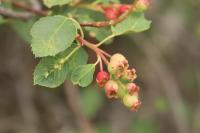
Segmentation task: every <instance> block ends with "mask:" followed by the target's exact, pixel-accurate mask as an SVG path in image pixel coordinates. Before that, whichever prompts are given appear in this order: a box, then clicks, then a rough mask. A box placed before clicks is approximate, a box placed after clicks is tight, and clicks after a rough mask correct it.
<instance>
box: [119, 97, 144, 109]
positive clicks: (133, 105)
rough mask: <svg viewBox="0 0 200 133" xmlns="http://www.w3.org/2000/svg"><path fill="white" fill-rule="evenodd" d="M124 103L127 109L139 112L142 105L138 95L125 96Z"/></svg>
mask: <svg viewBox="0 0 200 133" xmlns="http://www.w3.org/2000/svg"><path fill="white" fill-rule="evenodd" d="M123 103H124V105H125V106H126V107H128V108H130V109H131V110H132V111H137V110H138V108H139V107H140V105H141V102H140V101H139V99H138V94H137V95H129V94H127V95H125V96H124V98H123Z"/></svg>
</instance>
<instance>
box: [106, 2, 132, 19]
mask: <svg viewBox="0 0 200 133" xmlns="http://www.w3.org/2000/svg"><path fill="white" fill-rule="evenodd" d="M130 8H131V5H128V4H112V5H109V6H107V7H103V10H104V15H105V17H106V18H107V19H109V20H115V19H117V18H118V17H119V16H121V15H122V14H123V13H124V12H126V11H127V10H129V9H130Z"/></svg>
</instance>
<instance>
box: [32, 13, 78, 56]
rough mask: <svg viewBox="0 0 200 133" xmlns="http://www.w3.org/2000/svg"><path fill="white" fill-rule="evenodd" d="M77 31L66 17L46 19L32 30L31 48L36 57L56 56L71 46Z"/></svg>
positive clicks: (58, 16)
mask: <svg viewBox="0 0 200 133" xmlns="http://www.w3.org/2000/svg"><path fill="white" fill-rule="evenodd" d="M76 34H77V29H76V26H75V24H74V22H72V21H71V20H69V19H68V18H66V17H65V16H60V15H57V16H53V17H44V18H41V19H40V20H39V21H37V22H36V23H35V24H34V25H33V27H32V29H31V36H32V40H31V42H32V43H31V47H32V51H33V53H34V54H35V56H36V57H45V56H54V55H56V54H58V53H59V52H61V51H64V50H65V49H67V48H68V47H70V46H71V44H72V42H73V41H74V39H75V37H76Z"/></svg>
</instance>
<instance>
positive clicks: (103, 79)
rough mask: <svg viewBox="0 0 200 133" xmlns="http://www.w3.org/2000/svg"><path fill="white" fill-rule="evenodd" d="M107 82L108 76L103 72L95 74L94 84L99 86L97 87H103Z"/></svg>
mask: <svg viewBox="0 0 200 133" xmlns="http://www.w3.org/2000/svg"><path fill="white" fill-rule="evenodd" d="M108 80H109V75H108V73H107V72H105V71H100V72H98V74H97V77H96V82H97V84H98V85H99V87H104V86H105V84H106V82H107V81H108Z"/></svg>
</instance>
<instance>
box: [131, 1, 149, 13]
mask: <svg viewBox="0 0 200 133" xmlns="http://www.w3.org/2000/svg"><path fill="white" fill-rule="evenodd" d="M150 1H151V0H138V2H137V3H136V5H135V9H136V10H137V11H146V10H147V9H148V8H149V6H150Z"/></svg>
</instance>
